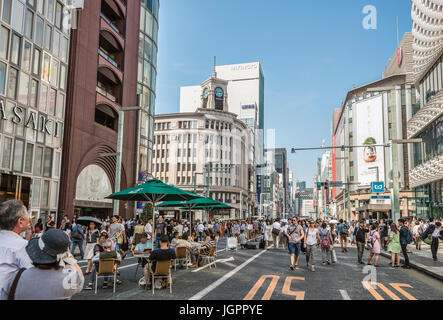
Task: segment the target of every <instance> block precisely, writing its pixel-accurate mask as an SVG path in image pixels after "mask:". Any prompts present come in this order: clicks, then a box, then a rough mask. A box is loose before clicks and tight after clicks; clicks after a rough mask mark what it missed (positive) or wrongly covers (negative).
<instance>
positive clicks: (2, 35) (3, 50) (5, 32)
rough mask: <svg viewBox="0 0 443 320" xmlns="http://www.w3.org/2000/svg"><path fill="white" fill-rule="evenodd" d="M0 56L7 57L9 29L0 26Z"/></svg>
mask: <svg viewBox="0 0 443 320" xmlns="http://www.w3.org/2000/svg"><path fill="white" fill-rule="evenodd" d="M0 43H1V44H2V45H1V46H0V58H3V59H8V52H9V29H7V28H5V27H3V26H0Z"/></svg>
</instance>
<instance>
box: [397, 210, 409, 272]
mask: <svg viewBox="0 0 443 320" xmlns="http://www.w3.org/2000/svg"><path fill="white" fill-rule="evenodd" d="M398 225H399V226H400V231H399V232H400V246H401V251H402V252H403V256H404V258H405V264H404V265H402V268H404V269H410V268H411V266H410V265H409V256H408V244H409V243H411V242H412V234H411V231H410V230H409V228H408V226H407V225H406V223H405V220H404V219H399V220H398Z"/></svg>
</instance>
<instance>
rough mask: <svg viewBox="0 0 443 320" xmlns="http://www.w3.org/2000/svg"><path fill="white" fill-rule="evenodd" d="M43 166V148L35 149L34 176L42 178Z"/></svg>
mask: <svg viewBox="0 0 443 320" xmlns="http://www.w3.org/2000/svg"><path fill="white" fill-rule="evenodd" d="M42 164H43V147H37V148H36V149H35V159H34V174H35V175H37V176H40V175H41V174H42V168H43V166H42Z"/></svg>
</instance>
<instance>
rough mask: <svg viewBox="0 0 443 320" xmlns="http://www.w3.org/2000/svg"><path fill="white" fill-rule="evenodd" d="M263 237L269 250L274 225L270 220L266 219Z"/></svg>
mask: <svg viewBox="0 0 443 320" xmlns="http://www.w3.org/2000/svg"><path fill="white" fill-rule="evenodd" d="M263 237H264V240H265V242H266V250H269V241H270V240H271V239H272V225H271V221H269V220H266V225H265V228H264V235H263Z"/></svg>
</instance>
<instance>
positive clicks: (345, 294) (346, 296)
mask: <svg viewBox="0 0 443 320" xmlns="http://www.w3.org/2000/svg"><path fill="white" fill-rule="evenodd" d="M340 294H341V296H342V297H343V300H351V297H350V296H349V294H348V292H347V291H346V290H340Z"/></svg>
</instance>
